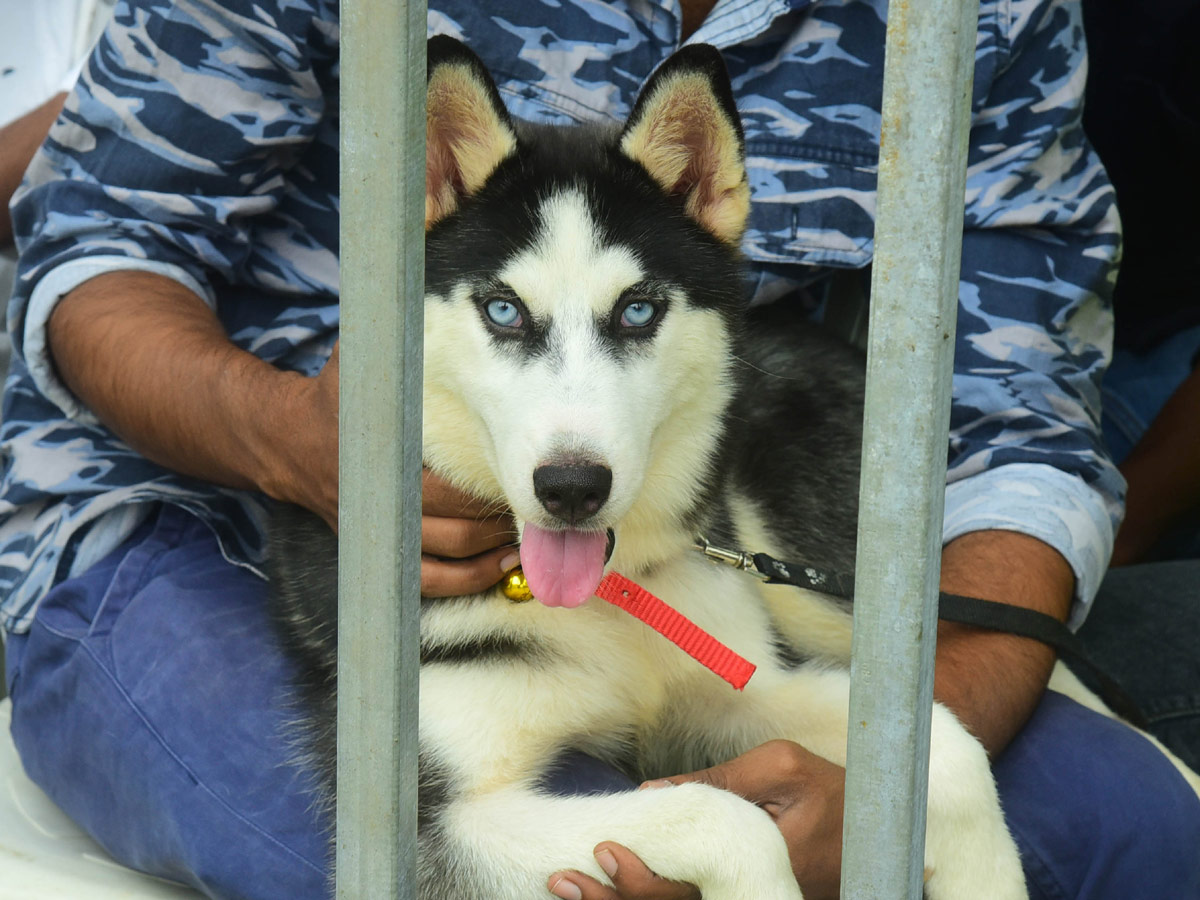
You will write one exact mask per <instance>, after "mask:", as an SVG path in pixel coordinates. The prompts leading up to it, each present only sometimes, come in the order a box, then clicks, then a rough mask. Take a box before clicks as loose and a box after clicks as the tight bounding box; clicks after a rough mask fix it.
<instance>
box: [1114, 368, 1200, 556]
mask: <svg viewBox="0 0 1200 900" xmlns="http://www.w3.org/2000/svg"><path fill="white" fill-rule="evenodd" d="M1198 410H1200V368H1198V369H1195V370H1193V371H1192V374H1191V375H1190V376H1188V378H1187V379H1186V380H1185V381H1184V382H1183V384H1181V385H1180V386H1179V387H1178V388H1177V389H1176V391H1175V393H1174V394H1172V395H1171V398H1170V399H1169V400H1168V401H1167V403H1166V405H1165V406H1164V407H1163V408H1162V410H1161V411H1160V412H1159V414H1158V415H1157V416H1156V417H1155V419H1154V421H1153V422H1152V423H1151V424H1150V428H1149V429H1148V430H1147V431H1146V434H1145V435H1144V436H1143V437H1142V439H1141V440H1140V441H1139V442H1138V443H1137V446H1135V447H1134V448H1133V451H1132V452H1131V453H1130V454H1129V456H1128V457H1127V458H1126V459H1125V461H1124V462H1122V463H1121V474H1123V475H1124V476H1125V480H1126V481H1127V482H1128V485H1129V487H1128V491H1127V494H1126V499H1125V521H1124V522H1123V523H1122V525H1121V529H1120V530H1119V531H1118V532H1117V539H1116V545H1115V547H1114V548H1113V558H1112V564H1113V565H1114V566H1124V565H1129V564H1131V563H1136V562H1138V561H1139V560H1140V559H1141V558H1142V556H1143V555H1144V554H1145V553H1146V551H1148V550H1149V549H1150V547H1151V546H1153V545H1154V542H1155V541H1157V540H1158V539H1159V538H1160V537H1162V536H1163V534H1164V533H1165V532H1166V531H1167V529H1168V528H1170V526H1171V524H1172V523H1173V522H1174V521H1176V520H1177V519H1178V517H1179V516H1181V515H1183V514H1184V513H1186V512H1187V511H1189V510H1194V509H1197V508H1200V413H1198V412H1197V411H1198Z"/></svg>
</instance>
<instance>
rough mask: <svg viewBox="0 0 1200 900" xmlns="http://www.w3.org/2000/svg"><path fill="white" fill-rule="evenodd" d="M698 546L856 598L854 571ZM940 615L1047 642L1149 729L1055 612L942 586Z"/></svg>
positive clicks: (781, 577) (765, 573) (783, 578)
mask: <svg viewBox="0 0 1200 900" xmlns="http://www.w3.org/2000/svg"><path fill="white" fill-rule="evenodd" d="M696 549H697V550H699V551H700V552H701V553H703V554H704V555H705V556H707V557H708V558H709V559H711V560H713V561H714V562H720V563H724V564H725V565H731V566H735V567H736V568H739V569H742V570H743V571H745V572H748V573H750V574H751V575H754V576H756V577H757V578H759V579H761V580H762V581H764V582H766V583H767V584H788V585H791V586H792V587H798V588H804V589H806V590H810V591H816V592H817V593H821V594H830V595H831V596H835V597H841V598H843V599H846V600H853V598H854V576H853V575H847V574H845V573H843V572H829V571H826V570H824V569H820V568H818V567H816V566H812V565H809V564H808V563H793V562H783V561H780V560H778V559H775V558H774V557H773V556H768V555H767V554H766V553H743V552H740V551H736V550H725V549H723V548H721V547H714V546H713V545H712V544H709V543H708V541H707V540H705V539H704V538H700V539H699V541H698V542H697V544H696ZM938 618H939V619H944V620H945V621H947V622H957V623H959V624H961V625H972V626H974V627H976V628H987V629H989V630H991V631H1002V632H1005V633H1007V634H1015V635H1018V636H1020V637H1027V638H1032V639H1033V640H1035V641H1041V642H1042V643H1043V644H1048V645H1049V646H1051V647H1053V648H1054V649H1055V650H1056V651H1058V654H1059V656H1061V657H1062V658H1063V659H1064V660H1066V661H1067V662H1069V663H1073V664H1075V665H1076V666H1078V667H1081V668H1084V669H1086V670H1087V671H1088V672H1089V673H1090V674H1091V675H1092V677H1093V678H1094V679H1095V682H1096V686H1097V688H1098V693H1099V695H1100V699H1101V700H1103V701H1104V703H1105V704H1106V705H1107V706H1108V708H1109V709H1111V710H1112V711H1113V712H1115V713H1116V714H1117V715H1119V716H1120V717H1121V718H1123V719H1125V720H1126V721H1128V722H1129V723H1130V724H1132V725H1135V726H1137V727H1138V728H1142V729H1145V728H1147V727H1148V726H1149V723H1148V722H1147V721H1146V717H1145V715H1144V714H1143V713H1142V711H1141V709H1140V708H1139V707H1138V705H1137V703H1136V702H1135V701H1134V700H1133V698H1132V697H1130V696H1129V694H1128V693H1127V692H1126V691H1125V689H1124V688H1122V687H1121V685H1120V684H1118V683H1117V681H1116V680H1115V679H1113V678H1112V677H1111V676H1110V675H1108V674H1107V673H1106V672H1105V671H1104V670H1103V669H1101V668H1100V667H1099V666H1097V665H1096V664H1095V663H1094V662H1092V661H1091V659H1089V658H1088V655H1087V653H1086V652H1085V651H1084V649H1083V644H1082V642H1081V641H1080V640H1079V638H1078V636H1077V635H1076V634H1075V633H1074V632H1073V631H1071V629H1069V628H1067V626H1066V625H1064V624H1063V623H1062V622H1060V621H1058V619H1056V618H1054V617H1053V616H1048V615H1046V614H1045V613H1040V612H1037V611H1036V610H1032V609H1025V608H1024V607H1020V606H1010V605H1009V604H1007V603H997V602H995V601H994V600H982V599H980V598H979V597H963V596H961V595H959V594H948V593H946V592H945V591H942V592H941V594H940V595H939V599H938Z"/></svg>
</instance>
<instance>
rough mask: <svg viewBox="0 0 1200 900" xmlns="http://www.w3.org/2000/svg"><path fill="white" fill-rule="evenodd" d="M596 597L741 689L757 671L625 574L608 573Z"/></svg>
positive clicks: (737, 688) (752, 665)
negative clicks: (651, 629)
mask: <svg viewBox="0 0 1200 900" xmlns="http://www.w3.org/2000/svg"><path fill="white" fill-rule="evenodd" d="M596 596H597V597H599V598H600V599H601V600H607V601H608V602H609V603H611V604H612V605H613V606H616V607H618V608H620V609H623V610H625V612H627V613H629V614H630V615H631V616H633V617H634V618H635V619H640V620H641V621H642V622H645V623H646V624H647V625H649V626H650V627H651V628H653V629H654V630H655V631H657V632H658V633H659V634H661V635H662V636H663V637H665V638H666V639H667V640H669V641H670V642H671V643H673V644H675V646H677V647H678V648H679V649H680V650H682V651H683V652H684V653H686V654H687V655H688V656H690V657H691V658H692V659H694V660H696V662H698V663H700V664H701V665H702V666H704V667H705V668H707V669H709V670H710V671H712V672H714V673H715V674H717V675H719V676H721V677H722V678H724V679H725V680H726V681H728V682H729V683H730V684H731V685H733V687H734V689H735V690H739V691H740V690H742V688H744V687H745V686H746V682H748V681H749V680H750V676H751V675H753V674H754V670H755V668H756V666H755V665H754V663H752V662H750V661H749V660H747V659H745V658H744V657H741V656H739V655H738V654H736V653H734V652H733V651H732V650H730V649H729V648H728V647H726V646H725V645H724V644H722V643H721V642H720V641H718V640H717V639H716V638H715V637H713V636H712V635H711V634H709V633H708V632H707V631H705V630H704V629H703V628H701V627H700V626H699V625H697V624H696V623H695V622H693V621H692V620H691V619H689V618H688V617H687V616H685V615H683V613H681V612H679V611H678V610H676V609H673V608H671V607H670V606H668V605H667V604H666V603H664V602H663V601H662V600H660V599H658V597H655V596H654V595H653V594H651V593H650V592H649V591H648V590H646V589H645V588H644V587H642V586H641V585H639V584H636V583H635V582H632V581H630V580H629V579H628V578H626V577H625V576H624V575H619V574H617V573H616V572H609V573H608V574H607V575H605V576H604V579H603V580H602V581H601V582H600V586H599V587H598V588H596Z"/></svg>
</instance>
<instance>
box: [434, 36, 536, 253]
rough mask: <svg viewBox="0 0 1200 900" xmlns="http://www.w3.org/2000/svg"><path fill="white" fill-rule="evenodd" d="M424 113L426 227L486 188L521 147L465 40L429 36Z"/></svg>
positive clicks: (491, 84)
mask: <svg viewBox="0 0 1200 900" xmlns="http://www.w3.org/2000/svg"><path fill="white" fill-rule="evenodd" d="M428 54H429V56H428V58H429V69H428V81H427V83H428V88H427V96H426V112H425V230H426V231H428V230H429V229H430V228H431V227H432V226H433V225H434V223H436V222H438V221H439V220H441V219H443V218H445V217H446V216H448V215H450V213H452V212H454V210H455V209H457V208H458V204H459V201H460V200H461V199H462V198H463V197H468V196H470V195H471V194H473V193H475V192H476V191H478V190H479V189H480V188H481V187H483V185H484V183H485V182H486V181H487V180H488V177H489V176H490V175H491V174H492V173H493V172H494V171H496V167H497V166H499V165H500V163H501V162H503V161H504V160H505V159H507V158H508V157H509V156H511V155H512V154H513V153H514V152H515V151H516V149H517V136H516V133H515V132H514V131H513V127H512V119H510V118H509V115H508V111H507V110H506V109H505V108H504V102H503V101H502V100H501V99H500V92H499V91H497V90H496V83H495V82H494V81H492V77H491V75H489V74H488V71H487V69H486V68H484V65H483V63H482V62H481V61H480V59H479V57H478V56H476V55H475V54H474V53H472V52H471V51H470V50H468V49H467V47H466V45H464V44H463V43H462V42H461V41H457V40H455V39H454V38H452V37H449V36H448V35H444V34H439V35H436V36H435V37H432V38H430V39H429V45H428Z"/></svg>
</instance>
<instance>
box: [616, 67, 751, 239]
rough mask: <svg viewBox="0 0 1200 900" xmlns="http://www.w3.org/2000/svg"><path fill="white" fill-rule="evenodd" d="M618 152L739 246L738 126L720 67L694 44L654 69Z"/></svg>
mask: <svg viewBox="0 0 1200 900" xmlns="http://www.w3.org/2000/svg"><path fill="white" fill-rule="evenodd" d="M620 146H621V151H622V152H623V153H624V154H625V155H626V156H628V157H629V158H630V159H632V160H634V161H635V162H637V163H639V164H640V165H641V166H642V167H643V168H644V169H645V170H646V171H647V172H648V173H650V177H652V178H653V179H654V180H655V181H657V182H658V184H659V185H660V186H661V187H662V189H663V190H664V191H666V192H667V193H668V194H671V195H674V196H681V197H683V198H684V210H685V211H686V212H687V214H688V215H689V216H691V217H692V218H693V219H695V220H696V221H697V222H699V223H700V224H701V225H702V226H703V227H704V228H705V229H707V230H708V231H709V232H711V233H712V234H714V235H716V236H717V237H718V238H720V239H721V240H722V241H725V242H726V243H729V244H734V245H737V244H738V242H739V241H740V240H741V237H742V232H743V231H744V230H745V228H746V219H747V217H748V216H749V214H750V186H749V184H747V182H746V163H745V157H744V147H743V142H742V125H741V121H740V120H739V118H738V113H737V107H736V106H735V105H734V102H733V91H732V89H731V88H730V86H729V74H728V72H727V71H726V69H725V62H724V60H722V59H721V54H720V53H719V52H718V51H717V49H716V48H715V47H711V46H709V45H708V44H692V45H689V46H687V47H684V48H683V49H682V50H680V51H678V52H677V53H675V54H674V55H673V56H671V57H670V58H669V59H668V60H667V61H666V62H664V63H663V64H662V65H661V66H659V67H658V70H657V71H655V73H654V74H653V75H652V76H651V77H650V81H649V82H647V84H646V87H645V88H644V89H643V90H642V93H641V96H639V97H638V99H637V103H635V104H634V107H633V112H632V113H631V114H630V116H629V121H628V122H627V123H626V124H625V130H624V131H623V132H622V133H621V143H620Z"/></svg>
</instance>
